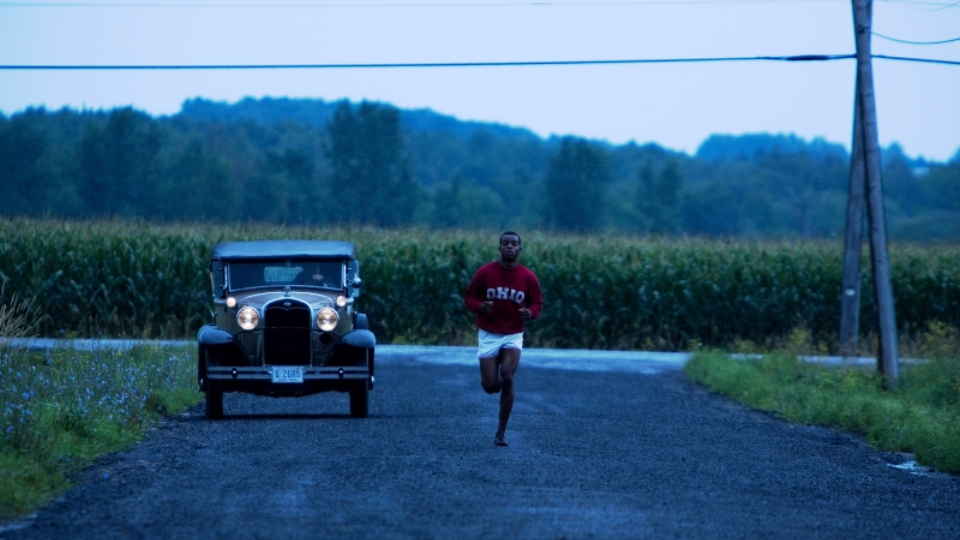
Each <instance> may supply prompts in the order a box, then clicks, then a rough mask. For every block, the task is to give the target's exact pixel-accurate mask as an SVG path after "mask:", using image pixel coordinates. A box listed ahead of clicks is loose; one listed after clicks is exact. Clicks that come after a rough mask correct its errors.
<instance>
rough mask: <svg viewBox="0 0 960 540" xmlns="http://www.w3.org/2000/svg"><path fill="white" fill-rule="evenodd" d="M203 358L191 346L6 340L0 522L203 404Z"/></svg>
mask: <svg viewBox="0 0 960 540" xmlns="http://www.w3.org/2000/svg"><path fill="white" fill-rule="evenodd" d="M195 362H196V360H195V354H194V352H193V349H192V347H186V346H185V347H157V346H138V347H133V348H131V349H128V350H110V349H106V348H100V349H94V350H76V349H72V348H55V349H51V350H48V351H30V350H24V349H18V348H14V347H11V346H0V407H3V408H2V414H0V520H4V519H11V518H15V517H18V516H23V515H26V514H29V513H30V512H31V511H33V510H35V509H37V508H39V507H40V506H43V505H44V504H45V503H46V502H48V501H49V500H50V499H52V498H54V497H56V496H58V495H59V494H60V493H62V492H63V491H64V490H65V489H67V488H68V487H69V485H70V482H69V476H70V473H71V472H74V471H77V470H80V469H82V468H83V467H86V466H87V465H89V464H90V463H92V461H93V460H94V459H96V458H97V457H99V456H102V455H105V454H109V453H112V452H118V451H121V450H125V449H127V448H129V447H131V446H132V445H133V444H134V443H136V442H137V441H138V440H140V439H141V438H142V437H143V435H144V433H145V432H146V430H147V429H148V428H149V427H150V426H151V425H154V424H155V423H156V422H157V421H158V420H159V419H160V416H161V415H176V414H179V413H181V412H183V411H184V410H185V409H187V408H188V407H190V406H192V405H194V404H196V403H199V402H200V401H201V400H202V394H200V393H199V392H197V390H196V381H195V378H196V367H195Z"/></svg>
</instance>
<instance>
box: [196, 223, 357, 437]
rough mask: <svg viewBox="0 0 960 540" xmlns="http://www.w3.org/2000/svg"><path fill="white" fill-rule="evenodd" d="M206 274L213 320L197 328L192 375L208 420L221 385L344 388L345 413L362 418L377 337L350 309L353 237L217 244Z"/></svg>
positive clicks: (234, 388) (219, 409)
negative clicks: (347, 239)
mask: <svg viewBox="0 0 960 540" xmlns="http://www.w3.org/2000/svg"><path fill="white" fill-rule="evenodd" d="M210 280H211V284H212V287H213V316H214V319H215V322H214V323H213V324H209V325H207V326H204V327H203V328H201V329H200V332H199V333H198V335H197V342H198V361H197V380H198V383H199V385H200V390H201V391H202V392H204V393H205V394H206V398H207V399H206V414H207V418H210V419H218V418H222V417H223V394H224V392H247V393H251V394H257V395H262V396H273V397H282V396H306V395H310V394H315V393H318V392H328V391H336V392H347V393H349V394H350V414H351V415H353V416H354V417H357V418H365V417H366V416H367V414H368V411H369V392H370V390H372V389H373V382H374V349H375V346H376V337H375V336H374V335H373V333H372V332H371V331H370V329H369V324H368V322H367V317H366V315H364V314H362V313H357V311H356V309H355V308H354V300H355V299H356V298H357V297H358V296H359V295H360V263H359V262H358V261H357V257H356V252H355V250H354V246H353V244H351V243H349V242H338V241H312V240H276V241H253V242H228V243H223V244H218V245H216V246H215V247H214V248H213V252H212V256H211V258H210Z"/></svg>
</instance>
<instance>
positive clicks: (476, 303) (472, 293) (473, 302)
mask: <svg viewBox="0 0 960 540" xmlns="http://www.w3.org/2000/svg"><path fill="white" fill-rule="evenodd" d="M479 274H480V271H479V270H478V271H477V273H476V274H474V275H473V279H471V280H470V284H469V285H467V290H465V291H463V305H464V306H466V307H467V311H469V312H470V313H479V312H480V306H481V305H482V303H481V302H480V298H479V296H480V295H478V294H477V287H478V286H479V284H478V283H477V281H478V278H477V276H478V275H479Z"/></svg>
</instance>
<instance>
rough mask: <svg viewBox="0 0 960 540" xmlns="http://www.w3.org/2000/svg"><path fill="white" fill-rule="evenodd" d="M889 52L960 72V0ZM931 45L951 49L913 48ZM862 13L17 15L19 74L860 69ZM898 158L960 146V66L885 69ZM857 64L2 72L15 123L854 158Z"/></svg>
mask: <svg viewBox="0 0 960 540" xmlns="http://www.w3.org/2000/svg"><path fill="white" fill-rule="evenodd" d="M873 22H874V24H873V30H874V32H875V33H877V34H881V35H882V36H885V37H881V36H877V35H875V36H874V37H873V52H874V54H878V55H889V56H905V57H919V58H930V59H941V60H948V61H953V62H960V40H956V38H960V1H954V0H931V1H904V0H899V1H882V2H876V3H875V5H874V21H873ZM886 38H894V39H897V40H902V41H916V42H936V41H947V40H954V41H949V42H947V43H942V44H930V45H913V44H905V43H900V42H897V41H893V40H891V39H886ZM854 52H855V47H854V38H853V20H852V9H851V4H850V1H849V0H793V1H789V0H782V1H781V0H757V1H753V0H739V1H738V0H701V1H696V0H659V1H657V0H649V1H643V0H640V1H633V2H629V1H625V2H616V1H614V2H588V1H581V2H571V1H557V2H546V3H539V2H537V3H531V2H510V1H502V2H482V1H472V2H463V1H451V0H447V1H442V2H433V1H429V0H424V1H407V2H398V1H388V0H380V1H375V2H364V1H361V2H339V3H338V2H321V1H315V2H300V1H297V0H292V1H291V2H282V1H281V3H276V4H270V3H266V2H243V1H239V0H234V1H199V2H176V1H171V2H167V1H163V0H154V1H147V2H130V1H115V2H89V1H87V2H80V1H69V0H68V1H60V2H36V1H24V2H7V1H0V65H3V66H18V65H201V64H202V65H251V64H373V63H377V64H385V63H439V62H452V63H461V62H524V61H569V60H624V59H689V58H716V57H751V58H752V57H759V56H792V55H803V54H828V55H845V54H852V53H854ZM873 67H874V74H875V84H876V92H877V111H878V125H879V133H880V143H881V144H882V145H884V146H886V145H889V144H890V143H892V142H898V143H900V145H901V146H902V147H903V148H904V151H905V152H906V153H907V154H908V155H910V156H914V157H916V156H923V157H926V158H928V159H933V160H937V161H945V160H948V159H950V158H951V157H953V156H955V155H956V154H957V151H958V149H960V65H955V64H954V65H949V64H932V63H917V62H905V61H897V60H885V59H875V60H874V62H873ZM855 69H856V65H855V62H854V60H850V59H843V60H834V61H829V62H782V61H736V62H705V63H663V64H619V65H581V66H509V67H442V68H441V67H433V68H380V69H374V68H353V69H283V70H148V71H139V70H138V71H113V70H111V71H106V70H92V71H87V70H84V71H76V70H9V69H3V70H0V112H3V113H4V114H6V115H7V116H9V115H11V114H13V113H16V112H18V111H22V110H24V109H25V108H27V107H36V106H44V107H46V108H47V109H58V108H60V107H64V106H67V107H71V108H75V109H84V108H85V109H109V108H114V107H117V106H126V105H130V106H133V107H135V108H137V109H141V110H143V111H146V112H148V113H151V114H154V115H166V114H174V113H176V112H177V111H178V110H179V109H180V106H181V104H182V103H183V101H184V100H186V99H190V98H194V97H203V98H207V99H211V100H216V101H225V102H235V101H237V100H240V99H243V98H244V97H248V96H249V97H255V98H259V97H264V96H272V97H291V98H320V99H324V100H326V101H334V100H339V99H344V98H346V99H350V100H352V101H360V100H363V99H366V100H372V101H380V102H385V103H390V104H393V105H395V106H397V107H401V108H410V109H413V108H429V109H432V110H434V111H436V112H438V113H441V114H448V115H452V116H455V117H457V118H460V119H463V120H478V121H489V122H499V123H503V124H508V125H513V126H519V127H525V128H528V129H531V130H533V131H534V132H536V133H537V134H539V135H542V136H545V137H546V136H550V135H576V136H581V137H586V138H590V139H602V140H606V141H609V142H611V143H614V144H622V143H625V142H628V141H631V140H632V141H635V142H637V143H639V144H643V143H647V142H655V143H658V144H660V145H662V146H664V147H666V148H670V149H674V150H680V151H685V152H687V153H691V154H692V153H694V152H695V151H696V149H697V147H698V146H699V145H700V143H702V142H703V140H704V139H706V138H707V137H708V136H710V135H711V134H743V133H757V132H770V133H792V134H795V135H797V136H800V137H803V138H805V139H812V138H815V137H823V138H825V139H827V140H830V141H832V142H838V143H841V144H843V145H845V146H847V147H849V144H850V138H851V133H852V121H853V98H854V76H855Z"/></svg>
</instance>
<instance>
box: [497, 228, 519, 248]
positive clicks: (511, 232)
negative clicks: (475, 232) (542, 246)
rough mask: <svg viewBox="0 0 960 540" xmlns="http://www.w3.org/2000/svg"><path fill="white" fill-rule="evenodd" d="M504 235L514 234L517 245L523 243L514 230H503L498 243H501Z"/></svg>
mask: <svg viewBox="0 0 960 540" xmlns="http://www.w3.org/2000/svg"><path fill="white" fill-rule="evenodd" d="M504 236H516V237H517V245H518V246H522V245H523V242H521V241H520V235H519V234H517V233H515V232H513V231H507V232H505V233H503V234H501V235H500V243H501V244H502V243H503V237H504Z"/></svg>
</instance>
